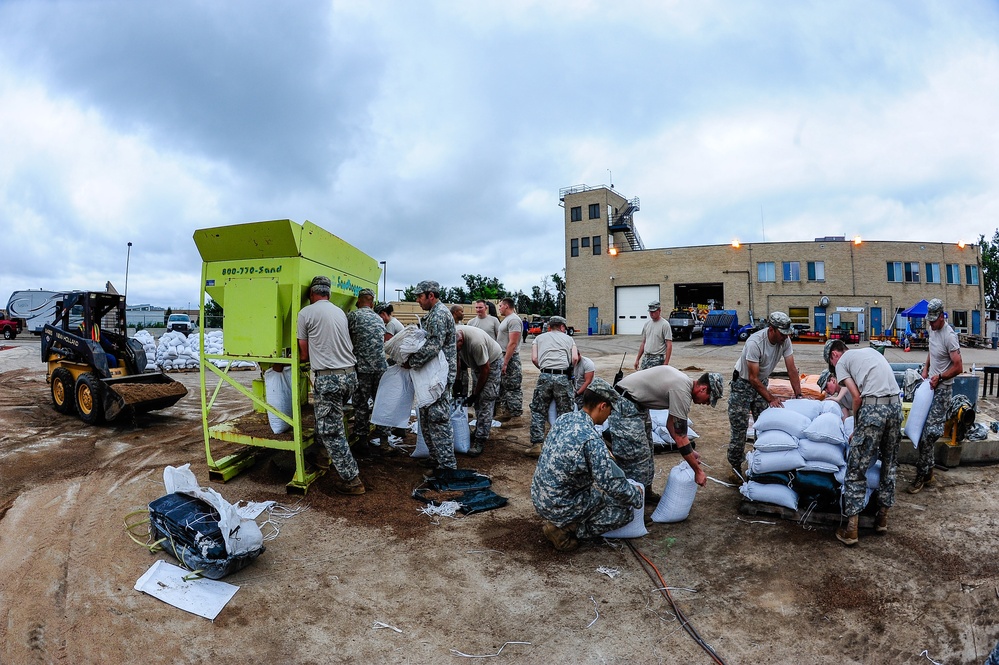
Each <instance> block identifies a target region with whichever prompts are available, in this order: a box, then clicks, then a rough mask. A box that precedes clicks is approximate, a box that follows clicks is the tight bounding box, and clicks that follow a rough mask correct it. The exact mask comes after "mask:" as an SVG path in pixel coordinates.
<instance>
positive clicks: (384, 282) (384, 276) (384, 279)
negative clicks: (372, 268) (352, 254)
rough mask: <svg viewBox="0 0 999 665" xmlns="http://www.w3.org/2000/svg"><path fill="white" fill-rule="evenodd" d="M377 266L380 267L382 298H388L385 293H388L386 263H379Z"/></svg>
mask: <svg viewBox="0 0 999 665" xmlns="http://www.w3.org/2000/svg"><path fill="white" fill-rule="evenodd" d="M378 264H379V265H381V267H382V298H386V299H387V298H388V296H387V295H385V294H386V292H387V291H388V262H387V261H379V262H378Z"/></svg>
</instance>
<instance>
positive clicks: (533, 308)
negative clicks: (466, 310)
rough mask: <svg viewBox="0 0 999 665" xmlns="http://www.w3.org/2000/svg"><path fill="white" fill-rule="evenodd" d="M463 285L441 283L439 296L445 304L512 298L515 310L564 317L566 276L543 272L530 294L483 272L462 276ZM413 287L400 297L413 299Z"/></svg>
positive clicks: (414, 287)
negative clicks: (512, 287)
mask: <svg viewBox="0 0 999 665" xmlns="http://www.w3.org/2000/svg"><path fill="white" fill-rule="evenodd" d="M461 278H462V279H463V280H465V284H464V286H450V287H446V286H444V285H441V294H440V299H441V301H443V302H447V303H470V302H475V301H476V300H480V299H481V300H493V301H495V300H499V299H500V298H512V299H513V302H514V305H515V306H516V308H517V312H518V313H519V314H521V315H524V314H531V315H533V314H537V315H539V316H554V315H558V316H565V278H564V277H562V276H561V275H559V274H558V273H553V274H551V275H545V276H543V277H542V278H541V283H540V284H536V285H534V286H532V287H531V293H530V295H528V294H526V293H524V292H523V291H522V290H520V289H518V290H517V291H508V290H507V289H506V287H505V286H503V282H501V281H499V279H497V278H496V277H484V276H482V275H462V276H461ZM416 296H417V293H416V286H415V285H411V286H409V287H407V288H406V289H405V291H403V296H402V299H403V300H404V301H408V302H415V301H416Z"/></svg>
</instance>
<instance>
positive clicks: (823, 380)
mask: <svg viewBox="0 0 999 665" xmlns="http://www.w3.org/2000/svg"><path fill="white" fill-rule="evenodd" d="M831 376H832V372H830V371H829V370H827V369H824V370H822V373H821V374H819V390H822V391H823V392H825V389H826V384H827V383H829V377H831Z"/></svg>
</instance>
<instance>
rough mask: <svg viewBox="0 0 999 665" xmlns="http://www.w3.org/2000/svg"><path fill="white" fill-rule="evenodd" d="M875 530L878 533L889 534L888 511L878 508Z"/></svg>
mask: <svg viewBox="0 0 999 665" xmlns="http://www.w3.org/2000/svg"><path fill="white" fill-rule="evenodd" d="M874 530H875V531H877V532H878V533H888V509H887V508H885V507H883V506H882V507H881V508H878V514H877V517H875V518H874Z"/></svg>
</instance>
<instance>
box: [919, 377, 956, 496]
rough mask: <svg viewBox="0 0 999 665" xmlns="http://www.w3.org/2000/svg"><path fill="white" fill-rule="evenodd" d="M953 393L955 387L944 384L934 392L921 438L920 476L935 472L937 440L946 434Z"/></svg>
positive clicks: (941, 383) (940, 384)
mask: <svg viewBox="0 0 999 665" xmlns="http://www.w3.org/2000/svg"><path fill="white" fill-rule="evenodd" d="M953 392H954V387H953V386H952V385H950V384H946V383H943V382H940V383H938V384H937V389H936V390H934V391H933V402H932V403H931V404H930V412H929V413H927V414H926V424H925V425H923V433H922V434H921V435H920V436H919V460H918V461H917V462H916V473H917V474H918V476H922V477H925V476H929V475H930V473H932V472H933V463H934V461H935V460H934V459H933V453H934V450H935V447H936V442H937V439H939V438H940V437H941V436H943V433H944V425H945V424H946V422H947V409H948V408H949V407H950V398H951V395H952V394H953Z"/></svg>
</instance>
